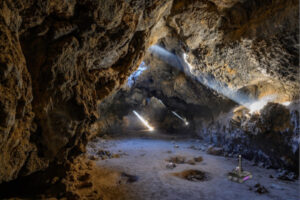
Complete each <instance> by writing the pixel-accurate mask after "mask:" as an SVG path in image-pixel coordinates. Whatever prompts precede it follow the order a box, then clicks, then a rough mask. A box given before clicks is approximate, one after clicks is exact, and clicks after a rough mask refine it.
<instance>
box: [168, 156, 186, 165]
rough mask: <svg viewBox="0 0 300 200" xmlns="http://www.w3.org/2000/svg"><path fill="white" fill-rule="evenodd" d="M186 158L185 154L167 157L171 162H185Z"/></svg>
mask: <svg viewBox="0 0 300 200" xmlns="http://www.w3.org/2000/svg"><path fill="white" fill-rule="evenodd" d="M185 160H186V159H185V157H183V156H173V157H171V158H169V159H167V160H166V161H168V162H171V163H175V164H184V163H185Z"/></svg>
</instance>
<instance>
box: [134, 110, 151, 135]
mask: <svg viewBox="0 0 300 200" xmlns="http://www.w3.org/2000/svg"><path fill="white" fill-rule="evenodd" d="M132 112H133V113H134V114H135V115H136V116H137V117H138V118H139V120H141V122H143V124H144V125H145V126H146V127H147V128H148V129H149V131H154V128H153V127H152V126H150V125H149V123H148V122H147V121H146V120H145V119H144V118H143V117H142V116H141V115H139V113H137V112H136V111H135V110H134V111H132Z"/></svg>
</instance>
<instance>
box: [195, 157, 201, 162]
mask: <svg viewBox="0 0 300 200" xmlns="http://www.w3.org/2000/svg"><path fill="white" fill-rule="evenodd" d="M194 161H195V162H202V161H203V158H202V156H198V157H194Z"/></svg>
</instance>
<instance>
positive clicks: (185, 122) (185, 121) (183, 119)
mask: <svg viewBox="0 0 300 200" xmlns="http://www.w3.org/2000/svg"><path fill="white" fill-rule="evenodd" d="M172 113H173V115H175V116H176V117H177V118H179V119H180V120H182V121H183V122H184V124H185V125H186V126H187V125H189V122H188V121H187V120H186V119H185V118H183V117H181V116H180V115H178V114H177V113H176V112H175V111H172Z"/></svg>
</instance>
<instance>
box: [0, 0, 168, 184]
mask: <svg viewBox="0 0 300 200" xmlns="http://www.w3.org/2000/svg"><path fill="white" fill-rule="evenodd" d="M171 3H172V2H171V1H168V0H166V1H151V2H144V1H89V0H85V1H76V0H72V1H50V0H49V1H43V0H36V1H10V0H5V1H1V3H0V31H1V32H0V46H1V55H0V59H1V60H0V63H1V68H0V81H1V82H0V83H1V84H0V90H1V96H0V108H1V109H0V121H1V125H0V130H1V133H0V154H1V156H0V166H1V168H0V182H2V181H9V180H12V179H15V178H16V177H18V176H19V175H20V174H22V175H26V174H30V173H32V172H34V171H37V170H40V169H43V168H45V167H47V166H48V163H49V162H53V161H55V162H57V161H59V162H60V161H64V160H65V159H67V158H68V157H69V156H72V155H75V154H78V153H80V152H82V151H84V146H85V143H86V142H87V139H88V131H89V126H90V124H91V123H92V122H93V121H95V119H96V118H97V117H98V113H97V102H98V101H99V100H101V99H103V98H104V97H105V96H107V95H108V94H109V93H110V92H111V91H113V90H115V89H117V88H119V87H120V85H122V83H123V82H124V80H125V79H126V78H127V76H128V75H129V74H130V73H131V72H132V71H134V70H135V68H136V67H137V66H138V65H139V63H140V62H141V60H142V58H143V55H144V53H145V49H147V47H148V45H149V42H150V36H151V35H152V34H154V31H152V30H154V28H155V24H156V23H157V22H158V21H159V20H160V19H161V18H162V17H163V16H164V15H166V14H168V12H169V9H170V8H171V5H172V4H171Z"/></svg>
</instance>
